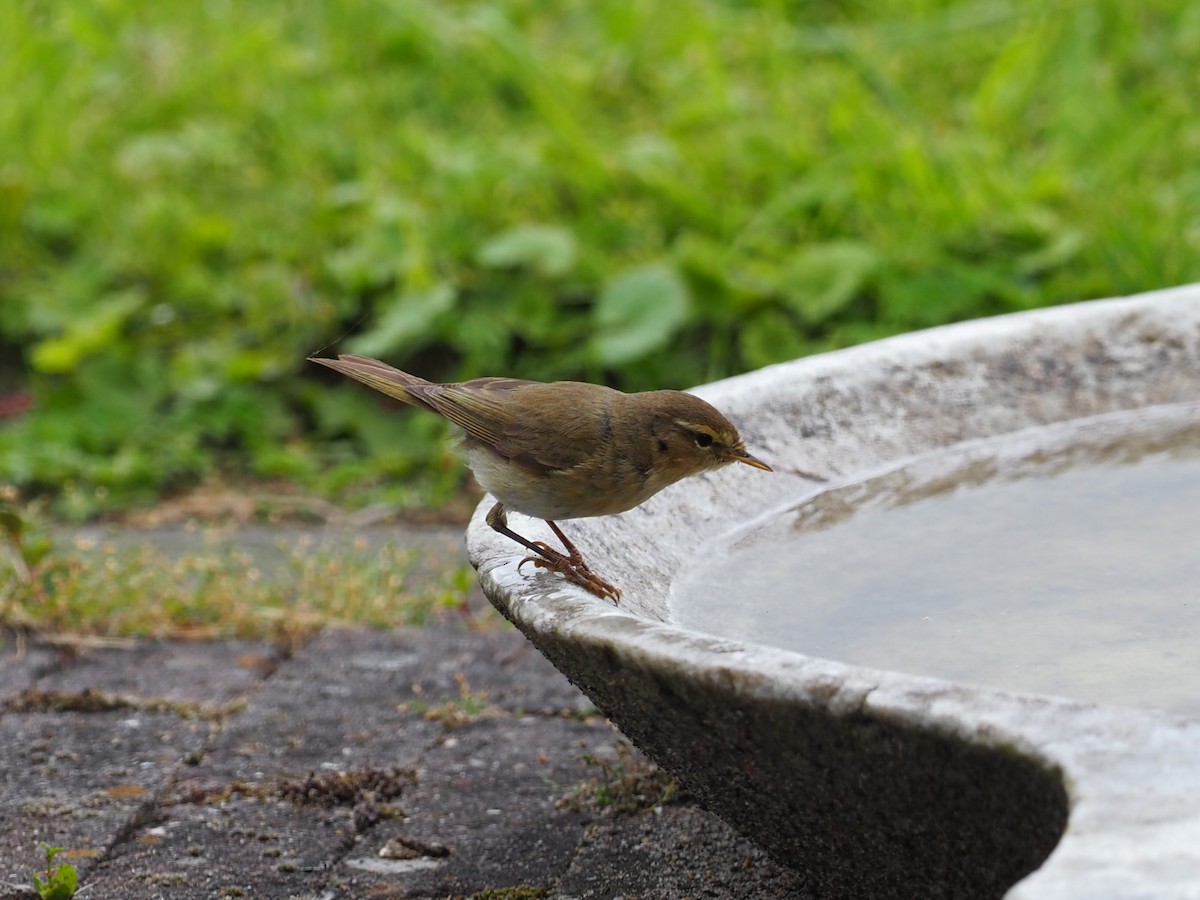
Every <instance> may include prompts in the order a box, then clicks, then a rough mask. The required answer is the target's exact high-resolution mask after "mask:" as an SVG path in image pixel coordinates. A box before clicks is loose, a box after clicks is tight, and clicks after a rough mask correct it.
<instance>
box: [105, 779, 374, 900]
mask: <svg viewBox="0 0 1200 900" xmlns="http://www.w3.org/2000/svg"><path fill="white" fill-rule="evenodd" d="M354 841H355V830H354V825H353V822H352V819H351V816H350V813H349V812H348V811H347V810H344V809H321V808H319V807H312V806H303V807H300V806H296V805H294V804H292V803H288V802H286V801H282V800H259V799H253V798H237V799H232V800H229V801H227V802H224V803H221V804H207V803H200V804H191V803H187V804H179V805H174V806H167V807H164V808H162V809H160V810H159V811H158V813H157V815H156V817H155V818H154V819H153V820H152V821H150V822H148V823H146V824H145V826H143V827H142V828H141V829H140V830H139V831H138V832H137V834H136V835H133V836H132V838H131V839H130V840H128V841H126V842H125V843H123V844H122V845H121V846H120V847H118V848H116V849H115V850H114V852H113V853H112V854H111V856H110V857H109V858H107V859H105V860H104V861H103V862H102V863H100V865H98V866H97V867H96V871H95V872H94V873H93V874H92V875H91V876H90V877H89V879H88V884H89V886H91V890H92V896H94V897H113V898H116V897H120V898H122V900H159V898H171V900H201V898H203V900H209V898H217V897H231V898H232V897H248V898H249V897H253V898H264V897H281V898H282V897H293V896H300V895H304V894H308V895H311V896H320V894H321V892H323V891H324V890H326V888H325V885H326V884H327V883H329V882H330V881H331V880H332V879H331V874H330V870H331V868H332V866H333V865H334V863H335V862H336V860H337V859H338V858H340V857H341V856H342V855H343V854H344V853H345V852H346V850H347V849H348V848H349V847H350V846H352V845H353V843H354ZM335 896H349V895H346V894H341V893H339V894H335Z"/></svg>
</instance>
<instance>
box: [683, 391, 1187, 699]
mask: <svg viewBox="0 0 1200 900" xmlns="http://www.w3.org/2000/svg"><path fill="white" fill-rule="evenodd" d="M707 551H708V552H705V553H701V554H699V555H698V556H697V558H696V560H694V561H693V563H692V565H690V566H685V567H684V572H685V574H684V575H682V576H680V578H679V579H678V580H677V581H676V583H675V584H674V585H673V586H672V591H671V598H670V607H671V616H672V619H673V621H675V622H676V623H678V624H680V625H682V626H684V627H687V628H691V629H693V630H697V631H704V632H708V633H711V634H717V635H720V636H722V637H728V638H735V639H739V640H745V641H750V642H753V643H758V644H766V645H769V646H775V647H782V648H784V649H788V650H794V651H798V652H801V653H805V654H808V655H810V656H821V657H825V658H830V659H837V660H841V661H844V662H848V663H855V664H858V665H865V666H872V667H876V668H883V669H893V670H898V671H904V672H909V673H913V674H920V675H932V676H935V677H939V678H945V679H950V680H953V681H963V682H972V683H975V684H983V685H989V686H992V687H999V688H1004V689H1009V690H1020V691H1033V692H1038V693H1050V694H1059V695H1063V696H1068V697H1073V698H1077V699H1081V700H1089V701H1097V702H1106V703H1117V704H1124V705H1136V706H1154V707H1160V708H1164V709H1169V710H1173V711H1176V712H1181V713H1185V714H1188V715H1200V405H1197V404H1186V405H1178V406H1170V407H1158V408H1151V409H1146V410H1140V411H1136V412H1128V413H1118V414H1111V415H1106V416H1100V417H1096V418H1092V419H1085V420H1079V421H1076V422H1071V423H1065V424H1060V425H1056V426H1052V427H1047V428H1043V429H1035V430H1030V431H1025V432H1020V433H1018V434H1010V435H1006V436H1003V437H998V438H994V439H989V440H986V441H978V442H972V443H969V444H963V445H959V446H957V447H954V448H951V449H948V450H945V451H941V452H939V453H935V454H930V455H928V456H924V457H921V458H917V459H914V460H910V461H909V462H908V463H906V464H904V465H902V466H900V467H897V468H893V469H891V470H889V471H885V472H881V473H879V474H877V475H876V476H874V477H870V478H867V479H865V480H860V481H856V482H853V483H842V484H832V485H831V486H830V487H829V488H828V489H826V490H824V491H822V492H821V493H819V494H818V495H816V496H815V497H813V498H811V499H809V500H807V501H805V502H804V503H803V504H801V505H800V506H798V507H796V508H793V509H789V510H786V511H784V512H782V513H778V514H774V515H772V516H770V517H769V518H767V519H764V520H760V521H759V522H757V523H755V524H754V525H752V526H750V527H748V528H746V529H743V530H742V531H740V532H738V533H736V534H734V535H731V536H729V537H728V539H727V540H726V541H725V542H724V547H723V548H720V549H717V548H712V547H709V548H707Z"/></svg>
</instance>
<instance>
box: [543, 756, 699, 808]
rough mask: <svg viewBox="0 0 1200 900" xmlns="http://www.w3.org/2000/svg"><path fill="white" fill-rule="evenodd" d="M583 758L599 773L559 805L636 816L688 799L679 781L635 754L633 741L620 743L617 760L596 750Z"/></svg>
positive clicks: (579, 785) (577, 786)
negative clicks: (596, 753) (601, 756)
mask: <svg viewBox="0 0 1200 900" xmlns="http://www.w3.org/2000/svg"><path fill="white" fill-rule="evenodd" d="M580 759H582V761H583V762H584V763H586V764H587V765H589V766H593V767H595V768H596V769H598V770H599V773H598V775H596V776H594V777H592V778H589V779H588V780H587V781H584V782H581V783H580V784H578V785H576V786H575V788H574V789H573V790H572V791H571V792H570V793H569V794H568V795H567V796H566V797H563V798H562V799H561V800H559V801H558V804H557V805H558V807H559V808H564V807H565V808H569V809H576V810H581V809H585V808H589V807H591V808H599V809H605V810H608V811H610V812H612V813H613V814H615V815H618V816H621V815H624V816H632V815H635V814H637V813H640V812H643V811H645V810H647V809H653V808H655V807H656V806H664V805H666V804H668V803H671V802H674V801H678V800H681V799H683V798H684V795H683V794H682V793H681V791H680V789H679V785H678V784H676V782H675V780H674V779H673V778H671V776H670V775H668V774H667V773H666V772H665V771H663V770H662V769H660V768H659V767H658V765H657V764H656V763H653V762H651V761H650V760H648V759H645V758H644V757H641V756H638V757H635V756H634V749H633V747H632V746H631V745H630V744H626V743H622V744H619V745H618V746H617V756H616V759H615V760H607V759H601V758H600V757H598V756H596V755H594V754H592V753H584V754H583V755H582V756H581V757H580Z"/></svg>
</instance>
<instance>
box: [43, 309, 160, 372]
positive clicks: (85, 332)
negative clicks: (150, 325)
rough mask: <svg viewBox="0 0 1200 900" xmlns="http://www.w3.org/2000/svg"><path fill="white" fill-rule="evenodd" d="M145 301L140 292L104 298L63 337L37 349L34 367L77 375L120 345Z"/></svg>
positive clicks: (76, 321)
mask: <svg viewBox="0 0 1200 900" xmlns="http://www.w3.org/2000/svg"><path fill="white" fill-rule="evenodd" d="M144 299H145V296H144V294H143V292H142V291H141V290H140V289H136V288H133V289H130V290H127V291H121V292H120V293H117V294H111V295H109V296H108V297H105V298H103V299H102V300H100V301H99V302H98V303H97V304H96V306H95V308H94V309H92V310H91V311H90V312H88V313H85V314H84V315H81V316H79V317H78V318H76V319H75V320H74V321H73V322H72V323H71V324H70V325H69V326H68V327H67V330H66V331H65V332H64V333H63V334H62V335H61V336H60V337H56V338H50V339H49V340H45V341H42V342H41V343H40V344H38V345H36V346H35V347H34V348H33V354H32V361H33V367H34V368H35V369H37V370H39V371H41V372H50V373H54V374H62V373H64V372H73V371H75V369H76V368H78V367H79V364H80V363H81V362H82V361H83V359H84V358H85V357H87V356H90V355H91V354H93V353H95V352H97V351H99V350H103V349H105V348H106V347H110V346H112V345H113V344H114V343H116V342H117V339H118V338H119V337H120V333H121V328H122V327H123V326H124V324H125V320H126V319H128V318H129V317H130V315H132V314H133V312H134V311H135V310H136V309H138V307H140V306H141V305H142V302H143V300H144Z"/></svg>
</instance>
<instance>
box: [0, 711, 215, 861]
mask: <svg viewBox="0 0 1200 900" xmlns="http://www.w3.org/2000/svg"><path fill="white" fill-rule="evenodd" d="M210 728H211V725H210V723H208V722H204V721H197V720H184V719H180V718H179V717H178V716H174V715H171V714H162V713H154V714H147V713H142V712H137V711H130V710H114V711H109V712H91V713H84V712H78V713H75V712H53V713H38V712H30V713H9V714H7V715H5V716H3V717H2V718H0V759H2V760H3V762H4V764H3V767H2V768H0V881H9V882H14V881H15V882H19V883H22V884H28V883H29V881H28V879H29V873H30V871H31V870H32V869H33V868H34V866H35V865H37V864H39V863H40V862H41V853H40V851H39V850H38V849H37V842H38V841H47V842H48V843H50V844H52V845H55V846H61V847H66V848H69V849H70V850H71V851H72V853H73V855H74V860H73V863H74V865H75V867H76V868H77V869H78V870H80V872H83V873H85V872H86V871H87V869H88V868H89V867H90V865H91V864H92V861H93V860H94V859H95V858H98V857H99V856H102V855H103V854H104V853H105V852H106V851H107V850H108V848H109V846H110V845H111V844H112V843H113V842H114V841H116V840H118V839H119V835H120V834H121V833H122V832H123V831H124V830H125V829H126V828H127V827H128V826H129V823H131V822H133V821H135V820H136V819H137V818H138V817H139V816H140V815H142V814H143V813H144V811H146V810H148V809H151V808H152V807H153V805H154V801H155V797H156V795H157V794H158V792H159V791H160V790H161V789H162V788H163V787H164V786H165V785H166V783H167V781H168V779H169V778H170V776H171V773H172V771H173V770H174V767H175V766H176V765H177V764H178V762H179V760H181V759H182V758H183V757H184V756H186V755H187V754H188V753H190V752H192V751H194V750H196V749H197V748H199V747H201V746H203V744H204V741H205V740H206V739H207V737H208V733H209V730H210Z"/></svg>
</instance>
